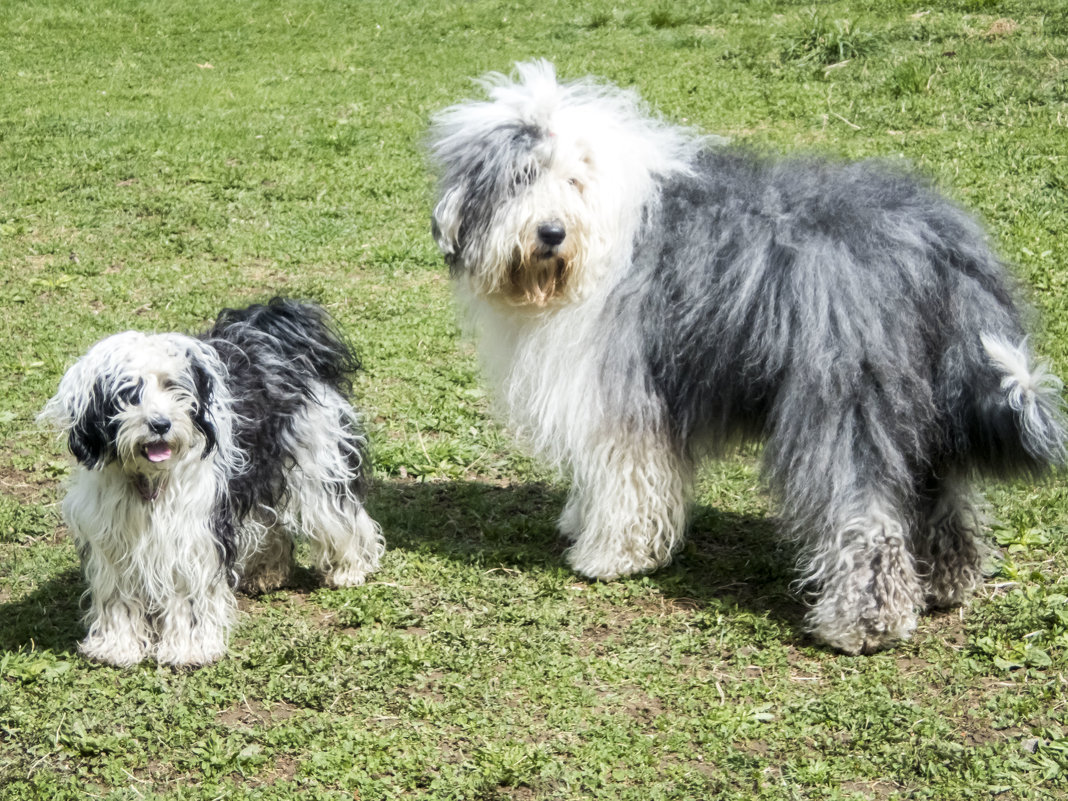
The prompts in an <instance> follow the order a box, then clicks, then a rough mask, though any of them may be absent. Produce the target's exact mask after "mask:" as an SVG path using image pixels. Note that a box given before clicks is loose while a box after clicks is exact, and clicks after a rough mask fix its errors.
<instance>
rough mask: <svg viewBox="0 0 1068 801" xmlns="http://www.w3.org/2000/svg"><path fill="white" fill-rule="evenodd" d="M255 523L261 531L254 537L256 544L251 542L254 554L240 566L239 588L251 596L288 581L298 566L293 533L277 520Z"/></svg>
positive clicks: (268, 590)
mask: <svg viewBox="0 0 1068 801" xmlns="http://www.w3.org/2000/svg"><path fill="white" fill-rule="evenodd" d="M254 526H255V528H257V529H259V530H260V531H261V532H262V533H260V536H258V537H256V538H255V544H254V546H253V545H252V544H251V543H250V550H251V553H249V554H248V555H247V556H246V557H245V558H244V560H243V564H242V565H241V578H240V582H239V584H238V589H240V590H241V591H242V592H246V593H248V594H249V595H260V594H262V593H265V592H271V591H273V590H277V589H278V588H280V587H284V586H286V584H288V583H289V579H290V577H291V576H292V575H293V568H294V565H295V559H294V555H293V536H292V534H290V533H289V531H288V529H287V527H286V526H284V525H281V524H280V523H277V522H276V523H275V524H274V525H270V526H266V525H263V526H261V525H260V524H258V523H257V524H254ZM250 528H251V526H250Z"/></svg>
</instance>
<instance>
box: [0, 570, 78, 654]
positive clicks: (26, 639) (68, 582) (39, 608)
mask: <svg viewBox="0 0 1068 801" xmlns="http://www.w3.org/2000/svg"><path fill="white" fill-rule="evenodd" d="M84 589H85V585H84V584H83V582H82V577H81V574H80V573H79V571H78V570H77V569H76V568H75V569H72V570H68V571H66V572H64V573H60V574H59V575H57V576H54V577H53V578H51V579H49V580H48V581H46V582H44V583H43V584H41V585H40V586H39V587H38V588H37V589H35V590H34V591H33V592H31V593H29V594H28V595H25V596H23V597H21V598H18V599H16V600H12V601H8V602H7V603H4V604H0V650H2V651H16V650H18V649H19V648H31V647H32V648H38V649H42V650H49V651H55V652H57V653H74V652H75V650H76V646H77V644H78V641H79V640H80V639H81V638H82V637H83V636H84V634H85V632H84V631H83V630H82V624H81V608H80V605H79V599H80V598H81V595H82V591H83V590H84Z"/></svg>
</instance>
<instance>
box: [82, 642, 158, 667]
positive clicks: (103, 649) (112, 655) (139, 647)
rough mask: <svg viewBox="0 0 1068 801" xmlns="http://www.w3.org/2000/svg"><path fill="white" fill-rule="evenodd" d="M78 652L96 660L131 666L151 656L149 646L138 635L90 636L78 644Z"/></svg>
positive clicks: (119, 665)
mask: <svg viewBox="0 0 1068 801" xmlns="http://www.w3.org/2000/svg"><path fill="white" fill-rule="evenodd" d="M78 652H79V653H80V654H81V655H82V656H84V657H85V658H86V659H91V660H93V661H94V662H102V663H103V664H105V665H114V666H115V667H131V666H132V665H136V664H137V663H138V662H141V661H143V660H144V659H145V658H146V657H148V656H149V647H148V644H147V643H145V642H142V641H141V640H139V639H137V638H136V637H101V636H89V637H86V638H85V639H84V640H82V641H81V642H80V643H79V644H78Z"/></svg>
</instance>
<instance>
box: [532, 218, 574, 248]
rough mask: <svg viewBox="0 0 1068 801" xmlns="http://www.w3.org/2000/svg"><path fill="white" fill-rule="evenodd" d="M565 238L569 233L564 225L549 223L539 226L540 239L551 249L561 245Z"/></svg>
mask: <svg viewBox="0 0 1068 801" xmlns="http://www.w3.org/2000/svg"><path fill="white" fill-rule="evenodd" d="M565 236H567V231H566V230H565V229H564V226H563V223H558V222H547V223H542V224H541V225H539V226H538V239H540V240H541V241H542V242H544V243H545V244H546V245H548V246H549V247H552V248H554V247H556V246H557V245H559V244H560V243H561V242H563V241H564V237H565Z"/></svg>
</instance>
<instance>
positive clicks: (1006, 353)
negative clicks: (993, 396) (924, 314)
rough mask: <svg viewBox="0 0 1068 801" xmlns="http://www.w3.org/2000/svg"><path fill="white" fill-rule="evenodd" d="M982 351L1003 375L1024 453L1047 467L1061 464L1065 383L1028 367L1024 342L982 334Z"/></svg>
mask: <svg viewBox="0 0 1068 801" xmlns="http://www.w3.org/2000/svg"><path fill="white" fill-rule="evenodd" d="M981 339H982V343H983V349H984V350H986V353H987V355H988V356H989V357H990V360H991V361H992V362H993V363H994V366H995V367H997V368H998V369H999V370H1000V371H1001V372H1002V373H1003V377H1002V379H1001V389H1002V391H1003V392H1004V393H1005V401H1006V403H1007V404H1008V406H1009V408H1010V409H1012V411H1013V412H1014V413H1015V417H1016V420H1017V424H1018V427H1019V432H1020V438H1021V444H1022V445H1023V447H1024V449H1025V450H1026V451H1027V453H1028V454H1029V455H1030V456H1031V457H1032V458H1034V459H1035V460H1037V461H1038V462H1040V463H1043V464H1045V465H1048V466H1056V465H1063V464H1064V463H1065V460H1066V453H1065V430H1064V429H1065V426H1064V413H1063V407H1062V401H1061V394H1060V393H1061V389H1062V388H1063V386H1064V384H1063V383H1062V382H1061V380H1060V379H1059V378H1057V376H1055V375H1053V374H1052V373H1050V372H1049V371H1048V370H1047V369H1046V367H1045V365H1041V364H1039V365H1036V366H1035V368H1034V369H1032V368H1031V366H1030V364H1029V359H1028V355H1027V340H1026V339H1024V340H1023V341H1021V342H1020V344H1019V345H1013V344H1011V343H1010V342H1008V341H1006V340H1005V339H1002V338H1001V337H999V336H995V335H992V334H983V335H982V337H981Z"/></svg>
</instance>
